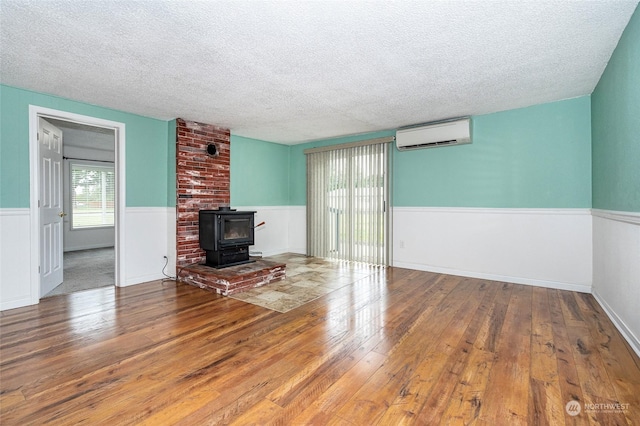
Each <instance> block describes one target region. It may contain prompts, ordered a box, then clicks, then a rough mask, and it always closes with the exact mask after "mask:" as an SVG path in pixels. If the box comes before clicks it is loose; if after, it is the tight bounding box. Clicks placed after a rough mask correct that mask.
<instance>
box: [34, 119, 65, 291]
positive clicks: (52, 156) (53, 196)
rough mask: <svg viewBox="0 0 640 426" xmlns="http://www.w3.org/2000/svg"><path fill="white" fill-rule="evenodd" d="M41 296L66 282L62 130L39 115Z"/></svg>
mask: <svg viewBox="0 0 640 426" xmlns="http://www.w3.org/2000/svg"><path fill="white" fill-rule="evenodd" d="M38 144H39V152H40V157H39V164H40V165H39V167H40V199H39V203H38V204H39V210H40V297H42V296H44V295H45V294H47V293H49V292H50V291H51V290H53V289H54V288H56V287H57V286H58V285H60V284H61V283H62V271H63V264H62V259H63V251H62V219H63V217H64V216H65V213H64V211H63V208H62V130H60V129H58V128H57V127H55V126H53V125H52V124H51V123H49V122H47V121H46V120H43V119H42V118H38Z"/></svg>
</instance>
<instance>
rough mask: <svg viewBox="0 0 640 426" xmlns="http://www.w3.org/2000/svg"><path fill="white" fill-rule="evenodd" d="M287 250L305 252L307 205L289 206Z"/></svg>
mask: <svg viewBox="0 0 640 426" xmlns="http://www.w3.org/2000/svg"><path fill="white" fill-rule="evenodd" d="M288 245H289V252H290V253H298V254H307V206H289V243H288Z"/></svg>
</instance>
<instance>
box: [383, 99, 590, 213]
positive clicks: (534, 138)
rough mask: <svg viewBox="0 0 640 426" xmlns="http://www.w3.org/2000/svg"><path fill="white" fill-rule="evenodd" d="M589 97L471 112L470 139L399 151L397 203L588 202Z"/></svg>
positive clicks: (518, 205) (540, 204)
mask: <svg viewBox="0 0 640 426" xmlns="http://www.w3.org/2000/svg"><path fill="white" fill-rule="evenodd" d="M590 127H591V125H590V103H589V97H588V96H585V97H581V98H575V99H569V100H565V101H560V102H553V103H547V104H542V105H535V106H531V107H527V108H520V109H515V110H509V111H504V112H498V113H494V114H487V115H481V116H475V117H472V138H473V143H472V144H470V145H459V146H453V147H443V148H434V149H422V150H415V151H403V152H396V153H395V155H394V169H393V191H394V192H393V204H394V205H395V206H420V207H490V208H491V207H496V208H590V207H591V135H590V133H591V132H590Z"/></svg>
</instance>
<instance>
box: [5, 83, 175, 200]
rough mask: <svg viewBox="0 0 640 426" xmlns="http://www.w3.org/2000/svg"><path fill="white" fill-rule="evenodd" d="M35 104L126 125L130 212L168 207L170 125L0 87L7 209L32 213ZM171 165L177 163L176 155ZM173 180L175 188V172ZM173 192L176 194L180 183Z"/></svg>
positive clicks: (12, 88) (52, 97) (127, 182)
mask: <svg viewBox="0 0 640 426" xmlns="http://www.w3.org/2000/svg"><path fill="white" fill-rule="evenodd" d="M30 104H31V105H36V106H40V107H45V108H52V109H56V110H61V111H66V112H71V113H75V114H82V115H88V116H92V117H97V118H102V119H105V120H111V121H117V122H121V123H124V124H125V126H126V128H125V131H126V153H125V155H126V205H127V207H164V206H167V205H168V204H167V202H168V200H167V198H168V197H167V194H168V189H167V182H169V181H170V179H169V177H168V173H170V170H169V163H170V161H169V157H168V155H169V152H168V148H167V134H168V123H167V122H166V121H161V120H155V119H152V118H147V117H142V116H139V115H134V114H128V113H125V112H120V111H116V110H111V109H107V108H102V107H98V106H94V105H89V104H85V103H81V102H75V101H70V100H67V99H62V98H58V97H55V96H49V95H45V94H41V93H35V92H30V91H27V90H22V89H18V88H14V87H10V86H4V85H0V123H1V126H0V207H1V208H26V207H29V105H30ZM171 162H175V154H174V156H173V157H172V158H171ZM172 174H173V179H174V182H175V166H174V169H173V173H172ZM173 187H174V191H175V183H174V184H173ZM174 198H175V196H174ZM173 205H175V201H174V203H173Z"/></svg>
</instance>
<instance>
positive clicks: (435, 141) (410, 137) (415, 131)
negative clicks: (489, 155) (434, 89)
mask: <svg viewBox="0 0 640 426" xmlns="http://www.w3.org/2000/svg"><path fill="white" fill-rule="evenodd" d="M470 125H471V119H470V118H468V117H467V118H459V119H454V120H447V121H439V122H436V123H428V124H422V125H420V126H415V127H407V128H403V129H400V130H398V131H397V132H396V146H397V147H398V150H400V151H406V150H409V149H419V148H435V147H438V146H451V145H463V144H468V143H471V127H470Z"/></svg>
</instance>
